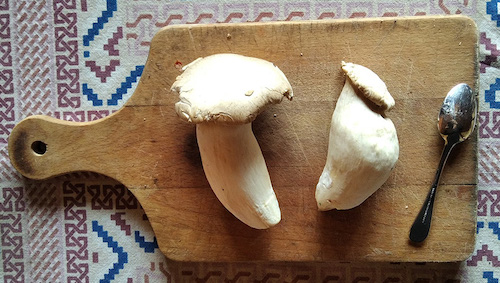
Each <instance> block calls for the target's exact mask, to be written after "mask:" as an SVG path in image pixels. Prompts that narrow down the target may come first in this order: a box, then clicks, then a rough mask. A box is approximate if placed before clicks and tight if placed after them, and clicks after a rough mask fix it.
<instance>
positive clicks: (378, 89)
mask: <svg viewBox="0 0 500 283" xmlns="http://www.w3.org/2000/svg"><path fill="white" fill-rule="evenodd" d="M342 70H344V72H345V73H346V74H347V76H348V77H349V79H350V80H351V82H352V83H353V85H354V86H356V87H357V88H358V89H359V90H360V91H361V92H362V93H363V94H364V95H365V96H366V98H368V99H370V100H371V101H372V102H373V103H375V104H376V105H378V106H380V107H382V108H383V109H384V110H390V109H391V108H392V107H394V104H395V101H394V98H392V96H391V94H390V93H389V91H388V90H387V86H386V85H385V83H384V82H383V81H382V80H381V79H380V77H379V76H378V75H377V74H375V73H374V72H373V71H372V70H370V69H368V68H366V67H364V66H361V65H358V64H353V63H346V62H344V61H342Z"/></svg>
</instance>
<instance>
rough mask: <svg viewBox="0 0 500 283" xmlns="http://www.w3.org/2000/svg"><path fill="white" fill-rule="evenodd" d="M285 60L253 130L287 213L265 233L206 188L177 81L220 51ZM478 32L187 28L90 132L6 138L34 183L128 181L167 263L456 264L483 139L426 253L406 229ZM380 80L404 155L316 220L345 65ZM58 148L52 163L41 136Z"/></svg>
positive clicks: (424, 26) (409, 26)
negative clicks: (60, 178)
mask: <svg viewBox="0 0 500 283" xmlns="http://www.w3.org/2000/svg"><path fill="white" fill-rule="evenodd" d="M223 52H229V53H238V54H242V55H248V56H253V57H259V58H263V59H266V60H269V61H271V62H273V63H275V64H276V65H277V66H279V67H280V69H281V70H282V71H283V72H284V73H285V74H286V75H287V77H288V79H289V81H290V83H291V84H292V86H293V88H294V93H295V97H294V100H293V101H291V102H288V101H284V102H283V103H282V104H280V105H274V106H272V107H269V108H268V109H267V110H266V111H265V112H264V113H262V114H261V115H260V116H259V117H258V118H257V120H256V121H255V122H254V124H253V128H254V132H255V134H256V137H257V140H258V141H259V143H260V145H261V148H262V150H263V153H264V157H265V159H266V162H267V165H268V167H269V172H270V175H271V180H272V182H273V185H274V188H275V191H276V194H277V196H278V200H279V202H280V206H281V209H282V222H281V223H280V224H278V225H277V226H275V227H273V228H271V229H268V230H264V231H261V230H254V229H252V228H249V227H247V226H246V225H244V224H242V223H240V222H239V221H238V220H237V219H236V218H234V217H233V216H232V215H231V214H230V213H229V212H227V211H226V210H225V209H224V207H223V206H222V205H221V204H220V203H219V202H218V200H217V199H216V198H215V196H214V194H213V192H212V191H211V189H210V188H209V185H208V183H207V181H206V179H205V176H204V173H203V170H202V167H201V160H200V156H199V153H198V148H197V145H196V137H195V129H194V126H193V125H190V124H187V123H184V122H182V121H181V120H180V119H179V118H178V117H177V116H176V114H175V111H174V108H173V105H174V103H175V102H176V101H177V97H176V96H175V95H173V94H172V93H171V92H170V86H171V84H172V83H173V81H174V80H175V78H176V76H177V75H179V69H178V68H177V67H176V66H178V65H179V64H187V63H189V62H191V61H192V60H194V59H196V58H198V57H201V56H207V55H210V54H215V53H223ZM476 52H477V30H476V25H475V24H474V22H473V21H472V20H471V19H469V18H466V17H462V16H449V17H448V16H447V17H413V18H381V19H363V20H333V21H307V22H274V23H264V24H262V23H245V24H217V25H179V26H171V27H167V28H164V29H162V30H161V31H160V32H158V34H157V35H156V36H155V37H154V39H153V40H152V44H151V49H150V54H149V57H148V60H147V64H146V67H145V70H144V72H143V75H142V77H141V80H140V82H139V84H138V86H137V89H136V91H135V93H134V95H133V96H132V97H131V98H130V100H129V101H128V102H127V104H126V106H125V107H123V108H122V109H121V110H120V111H118V112H116V113H115V114H113V115H111V116H109V117H107V118H104V119H102V120H98V121H95V122H89V123H71V122H63V121H59V120H56V119H53V118H49V117H43V116H32V117H28V118H27V119H25V120H23V121H22V122H21V123H19V124H18V125H17V126H16V128H15V129H14V130H13V131H12V134H11V136H10V139H9V155H10V158H11V160H12V163H13V164H14V166H15V167H16V168H17V169H18V170H19V171H20V172H21V173H22V174H23V175H25V176H27V177H29V178H33V179H44V178H49V177H52V176H55V175H59V174H64V173H67V172H72V171H78V170H87V171H95V172H98V173H101V174H105V175H107V176H110V177H112V178H114V179H116V180H118V181H120V182H122V183H123V184H124V185H126V186H127V187H128V188H129V189H130V190H131V191H132V192H133V193H134V195H135V196H136V197H137V198H138V200H139V201H140V203H141V205H142V206H143V207H144V209H145V211H146V213H147V215H148V218H149V220H150V221H151V225H152V227H153V229H154V231H155V234H156V237H157V239H158V243H159V245H160V249H161V250H162V251H163V252H164V253H165V255H166V256H167V257H169V258H171V259H174V260H181V261H437V262H442V261H459V260H463V259H465V258H467V257H468V255H469V254H470V253H471V252H472V249H473V247H474V236H475V219H476V216H475V212H476V191H475V189H476V184H477V155H476V146H477V137H476V135H474V137H472V138H471V139H470V140H468V141H467V142H465V143H463V144H460V145H459V146H458V147H457V148H456V149H455V151H454V152H452V155H451V156H450V158H449V160H448V164H447V167H446V168H445V170H444V175H443V177H442V179H441V186H440V187H439V189H438V193H437V199H436V205H435V212H434V218H433V224H432V229H431V233H430V235H429V237H428V239H427V240H426V242H425V243H424V244H422V245H421V246H413V245H411V244H410V243H409V242H408V231H409V228H410V226H411V223H412V222H413V220H414V217H415V216H416V214H417V213H418V210H419V209H420V206H421V203H422V202H423V200H424V199H425V196H426V194H427V191H428V189H429V186H430V183H431V182H432V179H433V176H434V172H435V169H436V166H437V164H438V160H439V157H440V153H441V149H442V146H443V140H442V139H441V137H440V136H439V134H438V131H437V128H436V122H437V114H438V111H439V107H440V105H441V103H442V100H443V98H444V96H445V95H446V93H447V92H448V90H449V89H451V87H453V86H454V85H455V84H457V83H460V82H465V83H468V84H469V85H471V86H473V87H477V85H476V81H477V60H478V59H477V54H476ZM342 60H344V61H350V62H353V63H357V64H361V65H364V66H366V67H368V68H370V69H372V70H373V71H375V72H376V73H377V74H378V75H379V76H380V77H381V78H382V79H383V80H384V81H385V82H386V84H387V86H388V89H389V91H390V92H391V94H392V95H393V96H394V98H395V100H396V106H395V108H394V110H392V111H391V112H389V113H388V116H389V117H390V118H391V119H392V120H393V121H394V124H395V125H396V129H397V131H398V137H399V141H400V158H399V161H398V163H397V165H396V168H395V170H394V172H393V174H392V175H391V177H390V178H389V180H388V181H387V182H386V184H385V185H384V186H383V187H382V188H381V189H380V190H379V191H377V192H376V193H375V194H374V195H373V196H372V197H370V198H369V199H368V200H367V201H366V202H365V203H363V204H362V205H361V206H359V207H357V208H355V209H352V210H348V211H329V212H318V211H317V208H316V204H315V200H314V190H315V186H316V183H317V181H318V178H319V175H320V174H321V171H322V169H323V166H324V163H325V160H326V151H327V144H328V131H329V125H330V119H331V115H332V113H333V109H334V106H335V102H336V100H337V97H338V95H339V94H340V90H341V87H342V85H343V83H344V79H345V78H344V75H343V73H342V71H341V69H340V62H341V61H342ZM37 140H40V141H43V142H44V143H46V144H47V151H46V153H45V154H43V155H39V154H36V153H34V152H33V150H32V149H31V144H32V143H33V142H34V141H37Z"/></svg>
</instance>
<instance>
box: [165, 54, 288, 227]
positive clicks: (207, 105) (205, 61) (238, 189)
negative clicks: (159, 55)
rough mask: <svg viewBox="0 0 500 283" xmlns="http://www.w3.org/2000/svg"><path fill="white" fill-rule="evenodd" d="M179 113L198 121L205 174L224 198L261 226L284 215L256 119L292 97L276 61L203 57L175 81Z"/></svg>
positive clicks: (236, 212)
mask: <svg viewBox="0 0 500 283" xmlns="http://www.w3.org/2000/svg"><path fill="white" fill-rule="evenodd" d="M171 89H172V91H174V92H176V93H178V94H179V98H180V101H179V102H177V103H176V104H175V110H176V112H177V114H178V116H179V117H180V118H182V119H184V120H186V121H188V122H191V123H195V124H196V137H197V140H198V147H199V149H200V155H201V159H202V164H203V169H204V171H205V175H206V177H207V179H208V182H209V183H210V187H211V188H212V190H213V191H214V193H215V195H216V196H217V198H218V199H219V200H220V202H221V203H222V204H223V205H224V206H225V207H226V208H227V209H228V210H229V211H230V212H231V213H232V214H233V215H234V216H236V217H237V218H238V219H240V220H241V221H243V222H244V223H246V224H247V225H249V226H250V227H253V228H256V229H265V228H269V227H271V226H273V225H276V224H277V223H278V222H280V220H281V212H280V209H279V205H278V200H277V199H276V195H275V193H274V190H273V188H272V185H271V180H270V177H269V173H268V171H267V167H266V163H265V161H264V157H263V155H262V151H261V150H260V147H259V144H258V142H257V140H256V138H255V136H254V134H253V132H252V126H251V122H252V121H253V120H254V119H255V118H256V117H257V115H258V114H259V113H260V112H262V111H263V109H264V107H265V106H266V105H268V104H274V103H279V102H281V101H282V100H283V97H286V98H288V99H289V100H291V99H292V97H293V92H292V87H291V86H290V83H289V82H288V80H287V78H286V77H285V75H284V74H283V72H281V70H280V69H279V68H278V67H276V66H275V65H274V64H272V63H270V62H268V61H265V60H262V59H258V58H252V57H246V56H242V55H236V54H215V55H211V56H208V57H204V58H198V59H197V60H195V61H193V62H192V63H190V64H188V65H186V66H185V67H184V68H183V73H182V74H181V75H180V76H178V77H177V79H176V81H175V82H174V84H173V85H172V88H171Z"/></svg>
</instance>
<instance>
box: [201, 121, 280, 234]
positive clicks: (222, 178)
mask: <svg viewBox="0 0 500 283" xmlns="http://www.w3.org/2000/svg"><path fill="white" fill-rule="evenodd" d="M196 136H197V140H198V147H199V149H200V154H201V160H202V163H203V169H204V171H205V175H206V177H207V179H208V182H209V183H210V186H211V187H212V190H213V191H214V193H215V195H216V196H217V198H218V199H219V200H220V202H221V203H222V204H223V205H224V206H225V207H226V208H227V209H228V210H229V211H230V212H231V213H232V214H233V215H235V216H236V217H237V218H238V219H240V220H241V221H243V222H244V223H245V224H247V225H249V226H250V227H253V228H256V229H266V228H269V227H271V226H274V225H276V224H277V223H278V222H280V220H281V212H280V209H279V205H278V200H277V199H276V195H275V193H274V191H273V187H272V185H271V179H270V177H269V173H268V171H267V167H266V163H265V161H264V157H263V155H262V152H261V150H260V147H259V144H258V142H257V139H256V138H255V136H254V134H253V132H252V125H251V123H246V124H241V125H227V124H217V123H205V124H197V125H196Z"/></svg>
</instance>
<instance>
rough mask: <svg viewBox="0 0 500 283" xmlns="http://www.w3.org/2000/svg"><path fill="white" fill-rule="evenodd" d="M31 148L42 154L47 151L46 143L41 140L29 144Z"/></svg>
mask: <svg viewBox="0 0 500 283" xmlns="http://www.w3.org/2000/svg"><path fill="white" fill-rule="evenodd" d="M31 149H32V150H33V152H35V153H36V154H39V155H44V154H45V152H47V144H46V143H44V142H43V141H34V142H33V143H32V144H31Z"/></svg>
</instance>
